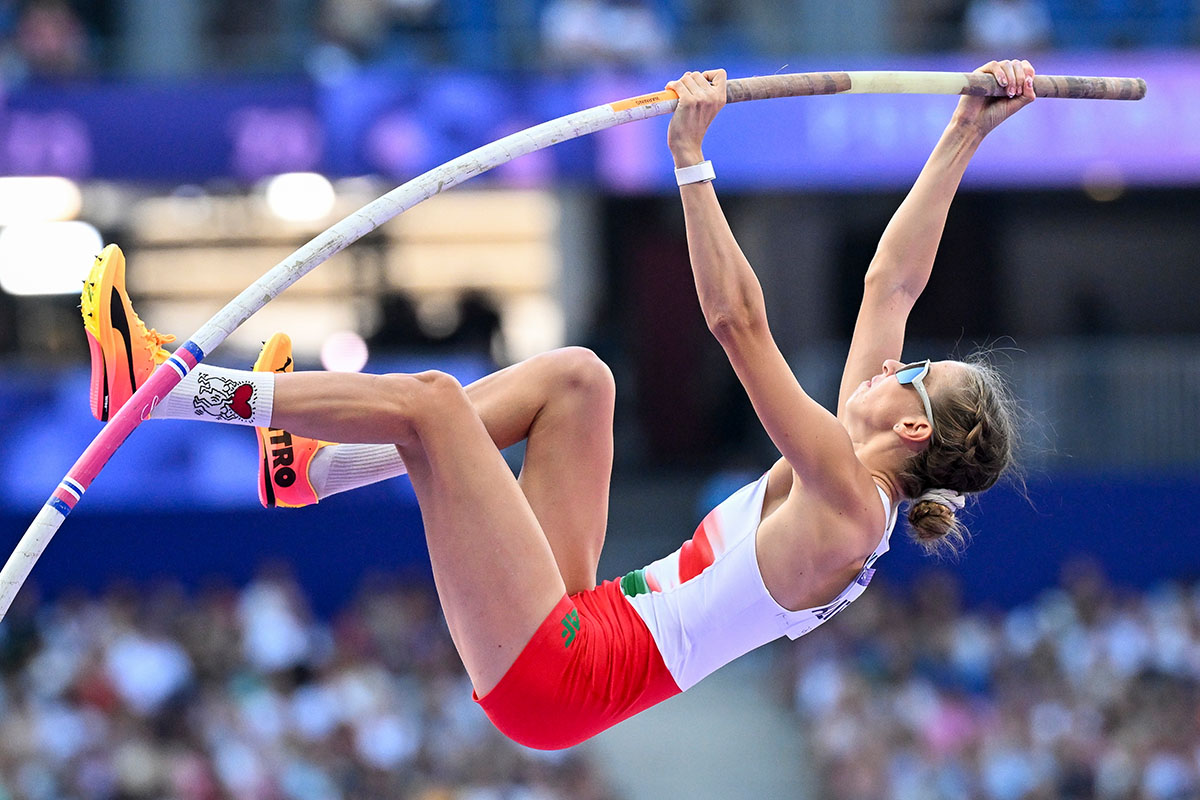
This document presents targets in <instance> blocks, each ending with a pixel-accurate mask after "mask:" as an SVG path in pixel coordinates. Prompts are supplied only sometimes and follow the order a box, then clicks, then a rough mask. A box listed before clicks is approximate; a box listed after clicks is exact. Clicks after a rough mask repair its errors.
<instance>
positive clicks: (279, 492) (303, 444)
mask: <svg viewBox="0 0 1200 800" xmlns="http://www.w3.org/2000/svg"><path fill="white" fill-rule="evenodd" d="M292 366H293V364H292V340H291V339H290V338H289V337H288V335H287V334H286V333H276V334H274V335H273V336H272V337H271V338H270V339H268V340H267V342H266V344H264V345H263V349H262V352H261V353H259V354H258V360H257V361H255V362H254V371H255V372H291V371H292ZM255 430H256V431H257V432H258V500H259V502H261V503H262V504H263V507H264V508H275V507H280V508H302V507H304V506H310V505H312V504H313V503H315V502H317V500H318V499H319V498H318V497H317V492H316V490H315V489H313V486H312V482H311V481H310V480H309V478H308V467H309V464H311V463H312V459H313V456H314V455H316V454H317V451H318V450H320V449H321V448H322V447H325V446H327V445H328V444H330V442H322V441H318V440H316V439H307V438H305V437H303V436H293V435H292V434H290V433H288V432H287V431H285V430H282V429H280V428H255Z"/></svg>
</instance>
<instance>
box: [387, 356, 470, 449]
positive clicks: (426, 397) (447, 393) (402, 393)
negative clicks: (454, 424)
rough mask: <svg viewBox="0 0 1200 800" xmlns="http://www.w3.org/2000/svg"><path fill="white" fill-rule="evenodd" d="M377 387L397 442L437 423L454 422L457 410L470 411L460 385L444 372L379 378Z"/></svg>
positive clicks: (393, 375) (455, 379)
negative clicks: (385, 406) (388, 409)
mask: <svg viewBox="0 0 1200 800" xmlns="http://www.w3.org/2000/svg"><path fill="white" fill-rule="evenodd" d="M379 384H380V394H381V396H382V397H383V398H384V402H386V403H387V404H388V406H389V408H390V409H391V412H392V413H391V414H389V415H388V416H389V418H390V419H391V420H392V424H393V425H395V426H396V432H397V434H399V435H400V437H401V438H398V439H397V441H398V442H400V441H403V440H404V439H407V438H409V437H410V436H411V435H413V434H415V433H416V432H418V431H419V430H420V429H421V428H422V427H424V426H426V425H429V424H432V423H434V422H436V421H437V420H449V419H453V417H454V415H455V413H456V412H457V411H462V410H465V411H468V412H470V411H471V404H470V401H469V400H467V396H466V393H465V392H464V391H463V388H462V384H460V383H459V382H458V379H457V378H455V377H454V376H453V375H448V374H446V373H444V372H438V371H434V370H431V371H429V372H418V373H415V374H391V375H380V376H379Z"/></svg>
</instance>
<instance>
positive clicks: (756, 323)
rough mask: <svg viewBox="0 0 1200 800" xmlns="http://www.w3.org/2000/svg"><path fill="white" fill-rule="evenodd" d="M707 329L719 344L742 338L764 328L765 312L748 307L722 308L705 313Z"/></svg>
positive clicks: (765, 321)
mask: <svg viewBox="0 0 1200 800" xmlns="http://www.w3.org/2000/svg"><path fill="white" fill-rule="evenodd" d="M705 322H707V323H708V330H709V331H710V332H711V333H712V335H713V336H715V337H716V339H717V341H718V342H720V343H721V344H726V343H728V342H733V341H736V340H738V339H742V338H744V337H745V336H747V335H749V334H753V333H755V332H757V331H760V330H764V329H766V324H767V318H766V314H764V313H759V312H757V311H755V310H754V309H751V308H749V307H744V308H736V309H722V310H720V311H715V312H712V313H710V314H706V315H705Z"/></svg>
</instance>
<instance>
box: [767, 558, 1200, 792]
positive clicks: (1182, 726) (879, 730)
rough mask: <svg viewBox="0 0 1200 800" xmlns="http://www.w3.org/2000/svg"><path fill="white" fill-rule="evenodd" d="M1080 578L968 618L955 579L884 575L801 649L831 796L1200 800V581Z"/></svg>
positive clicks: (797, 690)
mask: <svg viewBox="0 0 1200 800" xmlns="http://www.w3.org/2000/svg"><path fill="white" fill-rule="evenodd" d="M1069 573H1070V574H1069V575H1068V576H1067V577H1066V579H1065V580H1064V581H1063V587H1064V588H1062V589H1056V590H1054V591H1050V592H1048V593H1045V594H1043V595H1042V596H1041V597H1039V598H1038V599H1037V601H1036V602H1033V603H1031V604H1029V605H1025V606H1022V607H1018V608H1015V609H1013V610H1011V611H1008V612H1006V613H983V612H972V613H964V612H962V611H961V610H959V607H958V599H957V595H958V591H957V587H956V585H955V584H954V583H953V582H952V581H951V580H950V579H949V578H944V577H943V578H937V579H932V580H929V581H926V582H925V583H923V584H921V585H920V586H919V588H918V589H916V590H915V591H914V592H913V594H912V595H911V596H910V597H900V596H897V595H896V594H894V593H889V592H888V591H885V590H884V587H875V586H872V587H871V588H872V591H870V592H867V594H866V595H864V596H863V598H862V599H861V600H860V601H859V603H856V604H855V606H856V607H855V608H854V609H852V610H850V611H848V612H847V613H846V614H844V615H842V616H840V617H838V620H837V624H836V625H828V626H825V627H823V628H821V629H820V630H819V631H817V632H815V633H814V634H812V635H810V636H809V637H806V638H805V640H804V642H803V646H800V647H795V648H791V649H790V650H789V651H788V655H787V657H786V659H787V661H788V662H789V670H790V673H789V679H788V680H787V681H786V686H787V687H788V690H789V691H790V692H791V694H792V696H793V702H794V704H795V708H796V711H797V713H798V714H799V716H800V717H801V719H802V720H803V724H804V726H805V728H806V729H807V730H808V731H809V736H810V742H811V748H812V751H813V759H814V764H816V765H819V769H820V771H821V775H822V780H823V784H824V791H823V792H822V793H821V797H823V798H827V799H828V800H851V799H853V800H942V799H943V798H944V799H945V800H951V798H953V799H954V800H1191V799H1192V798H1196V797H1200V584H1195V585H1191V586H1184V585H1174V584H1172V585H1164V586H1161V587H1159V588H1157V589H1155V590H1153V591H1150V592H1147V593H1132V592H1130V593H1126V592H1121V591H1117V590H1115V589H1113V588H1112V587H1111V586H1110V585H1108V584H1107V582H1106V581H1105V579H1104V578H1103V577H1102V576H1101V575H1100V574H1099V572H1098V571H1097V570H1096V569H1094V568H1092V567H1088V566H1075V567H1072V568H1071V569H1070V570H1069ZM877 588H878V589H879V590H878V591H877ZM860 605H861V607H859V606H860ZM793 659H794V660H793Z"/></svg>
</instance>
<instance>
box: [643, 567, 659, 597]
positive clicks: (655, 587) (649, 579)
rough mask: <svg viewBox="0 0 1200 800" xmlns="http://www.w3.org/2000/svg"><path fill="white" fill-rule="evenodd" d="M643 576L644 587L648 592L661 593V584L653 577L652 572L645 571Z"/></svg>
mask: <svg viewBox="0 0 1200 800" xmlns="http://www.w3.org/2000/svg"><path fill="white" fill-rule="evenodd" d="M645 576H646V586H647V587H648V588H649V589H650V591H652V592H661V591H662V584H661V583H659V582H658V578H656V577H654V573H653V572H651V571H650V570H646V572H645Z"/></svg>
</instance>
